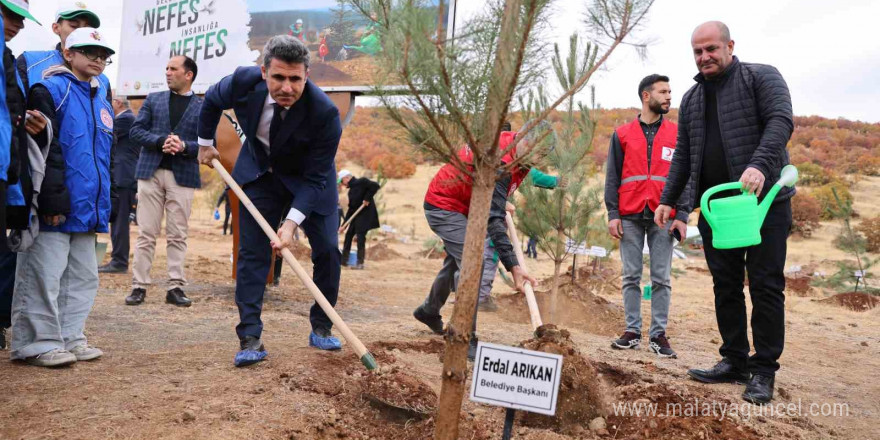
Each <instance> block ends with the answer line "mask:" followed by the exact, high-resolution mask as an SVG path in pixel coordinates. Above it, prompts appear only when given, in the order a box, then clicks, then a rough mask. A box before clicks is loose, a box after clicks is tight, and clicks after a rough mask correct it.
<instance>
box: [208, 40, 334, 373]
mask: <svg viewBox="0 0 880 440" xmlns="http://www.w3.org/2000/svg"><path fill="white" fill-rule="evenodd" d="M308 77H309V50H308V49H307V48H306V46H305V45H304V44H303V43H302V42H301V41H300V40H298V39H296V38H294V37H291V36H287V35H278V36H275V37H272V38H271V39H270V40H269V41H268V42H267V43H266V45H265V47H264V48H263V64H262V65H261V66H244V67H239V68H237V69H235V72H234V73H233V74H231V75H229V76H227V77H225V78H223V79H222V80H220V82H218V83H217V84H214V85H213V86H211V88H210V89H208V92H207V93H206V94H205V103H204V104H203V105H202V112H201V114H200V116H199V132H198V136H199V146H200V147H201V148H200V150H199V162H200V163H202V164H205V165H208V166H211V167H213V165H212V163H213V162H212V160H213V159H218V160H219V159H220V153H219V152H218V151H217V149H216V148H214V146H213V144H214V140H213V139H214V135H215V132H216V130H217V124H218V123H219V122H220V118H221V117H222V116H223V111H224V110H226V109H230V108H232V109H234V110H235V115H236V119H237V120H238V122H239V124H241V126H242V127H245V135H246V136H247V138H246V140H245V144H244V145H243V146H242V148H241V152H240V153H239V155H238V160H237V161H236V162H235V168H234V169H233V170H232V178H233V179H235V181H236V182H238V184H239V185H241V186H242V190H243V191H244V193H245V194H246V195H247V196H248V198H250V199H251V202H253V204H254V206H255V207H256V208H257V210H258V211H259V212H260V214H261V215H262V216H263V217H264V218H265V220H266V221H267V222H268V223H269V224H270V225H277V224H279V223H280V224H281V227H280V228H278V238H279V241H278V242H273V243H271V247H270V242H269V239H268V237H266V234H265V233H264V232H263V230H262V229H261V228H260V226H259V224H258V223H257V220H256V219H255V218H254V217H253V216H252V215H251V214H250V211H248V210H247V209H245V207H244V206H243V205H241V206H240V209H239V223H238V232H239V234H240V235H239V236H240V238H241V239H240V241H239V243H240V244H241V247H240V249H239V253H238V277H237V279H236V283H235V303H236V305H238V313H239V318H240V320H241V322H240V323H239V324H238V325H237V326H236V328H235V330H236V333H237V334H238V338H239V346H240V348H241V350H240V351H239V352H238V353H237V354H236V355H235V361H234V362H235V366H237V367H243V366H246V365H251V364H254V363H257V362H260V361H262V360H264V359H265V358H266V356H267V353H266V350H265V348H264V347H263V343H262V341H261V340H260V336H261V334H262V332H263V322H262V321H261V320H260V314H261V312H262V308H263V294H264V293H265V291H266V277H267V275H268V274H269V266H271V259H272V252H271V251H272V250H273V249H274V250H275V251H276V252H281V250H282V249H283V248H291V247H292V246H293V244H294V235H295V231H296V230H297V229H298V228H300V227H301V228H302V229H303V231H305V234H306V237H308V239H309V244H310V245H311V248H312V263H314V273H313V276H312V279H313V280H314V281H315V285H317V287H318V289H319V290H320V291H321V294H323V295H324V297H325V298H326V299H327V302H329V303H330V305H331V306H335V305H336V299H337V296H338V294H339V275H340V272H341V266H340V254H339V236H338V235H337V232H336V231H337V229H339V216H338V214H337V212H336V206H337V198H338V197H339V194H338V193H337V191H336V164H335V162H334V158H335V157H336V150H337V149H338V148H339V139H340V138H341V137H342V123H341V121H340V119H339V110H338V109H337V108H336V106H335V105H334V104H333V101H331V100H330V98H329V97H327V95H326V94H324V92H323V91H321V89H320V88H319V87H318V86H316V85H315V84H314V83H312V82H311V81H309V80H308ZM285 206H290V207H291V208H290V209H289V210H287V211H286V212H285V211H284V208H285ZM282 219H283V222H282ZM309 320H310V322H311V325H312V332H311V334H309V346H311V347H317V348H319V349H321V350H339V349H341V348H342V344H341V343H340V341H339V339H338V338H336V337H335V336H333V335H331V334H330V329H331V328H332V326H333V323H332V321H330V318H329V317H328V316H327V314H326V313H324V310H323V309H321V307H320V306H319V305H318V304H317V303H315V304H313V305H312V309H311V313H310V317H309Z"/></svg>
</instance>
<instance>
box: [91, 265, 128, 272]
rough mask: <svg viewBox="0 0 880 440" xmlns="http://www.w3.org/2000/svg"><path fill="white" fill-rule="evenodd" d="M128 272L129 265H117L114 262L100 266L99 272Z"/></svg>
mask: <svg viewBox="0 0 880 440" xmlns="http://www.w3.org/2000/svg"><path fill="white" fill-rule="evenodd" d="M126 272H128V268H127V267H122V266H117V265H115V264H113V263H107V264H105V265H103V266H98V273H126Z"/></svg>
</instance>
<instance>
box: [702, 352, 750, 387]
mask: <svg viewBox="0 0 880 440" xmlns="http://www.w3.org/2000/svg"><path fill="white" fill-rule="evenodd" d="M688 376H690V377H692V378H693V379H695V380H698V381H700V382H703V383H746V382H748V380H749V373H748V372H746V371H743V370H740V369H738V368H736V367H734V366H733V362H732V361H731V360H730V359H727V358H724V359H721V362H718V363H717V364H715V366H714V367H712V368H710V369H708V370H698V369H692V370H688Z"/></svg>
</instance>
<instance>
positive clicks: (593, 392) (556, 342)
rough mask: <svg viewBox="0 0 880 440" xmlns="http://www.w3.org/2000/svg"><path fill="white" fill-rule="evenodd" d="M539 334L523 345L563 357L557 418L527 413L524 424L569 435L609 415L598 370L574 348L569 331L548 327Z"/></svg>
mask: <svg viewBox="0 0 880 440" xmlns="http://www.w3.org/2000/svg"><path fill="white" fill-rule="evenodd" d="M536 334H537V337H536V338H533V339H529V340H527V341H523V342H522V343H521V344H520V345H521V346H522V347H523V348H527V349H529V350H537V351H543V352H546V353H555V354H561V355H562V356H563V358H562V380H560V383H559V397H558V398H557V400H556V415H555V416H552V417H551V416H545V415H541V414H535V413H527V414H525V415H524V416H523V424H524V425H526V426H531V427H535V428H549V429H553V430H556V431H558V432H561V433H567V432H572V431H574V430H575V428H576V427H578V426H580V427H583V426H587V425H589V423H590V420H593V419H594V418H596V417H604V416H606V415H607V414H608V408H609V405H608V402H607V401H606V399H605V388H604V386H603V385H602V383H601V382H600V380H599V376H598V375H597V372H596V368H594V367H593V365H592V364H591V363H590V361H589V360H588V359H587V358H586V357H584V355H583V354H581V353H580V352H579V351H578V350H577V348H575V346H574V343H573V342H572V341H571V335H570V334H569V333H568V331H567V330H564V329H559V328H557V327H556V326H555V325H553V324H547V325H543V326H541V327H539V328H538V330H537V331H536ZM581 429H582V428H581Z"/></svg>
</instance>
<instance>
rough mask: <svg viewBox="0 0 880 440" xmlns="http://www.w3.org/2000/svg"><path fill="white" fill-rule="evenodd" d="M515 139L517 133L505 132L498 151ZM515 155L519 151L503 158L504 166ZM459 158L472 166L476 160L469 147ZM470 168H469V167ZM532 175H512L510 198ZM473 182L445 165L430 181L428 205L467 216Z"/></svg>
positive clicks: (521, 170) (521, 171) (525, 172)
mask: <svg viewBox="0 0 880 440" xmlns="http://www.w3.org/2000/svg"><path fill="white" fill-rule="evenodd" d="M514 137H516V132H515V131H503V132H501V137H500V138H499V140H498V148H500V149H502V150H503V149H505V148H507V146H508V145H509V144H510V143H511V142H512V141H513V138H514ZM515 154H516V148H514V149H512V150H510V151H509V152H508V153H507V154H506V155H505V156H504V157H503V158H501V162H502V163H505V164H506V163H510V162H511V161H513V158H514V155H515ZM458 158H459V159H461V161H462V162H463V163H466V164H471V163H473V160H474V156H473V153H472V152H471V149H470V147H468V146H464V147H462V149H461V150H459V151H458ZM469 168H470V167H469ZM528 174H529V170H528V169H527V168H523V167H517V168H516V169H514V170H512V171H511V179H510V186H508V187H507V195H508V197H509V196H510V195H511V194H513V192H514V191H516V189H517V188H519V185H520V184H521V183H522V181H523V180H524V179H525V178H526V175H528ZM472 187H473V179H471V178H470V176H467V175H465V174H464V173H462V172H461V171H460V170H458V169H457V168H455V167H454V166H453V165H452V164H446V165H443V167H442V168H440V171H437V174H436V175H434V178H433V179H431V184H430V185H428V192H427V193H426V194H425V202H427V203H430V204H431V205H434V206H436V207H438V208H440V209H444V210H446V211H453V212H460V213H462V214H464V215H465V216H467V215H468V211H469V210H470V205H471V189H472Z"/></svg>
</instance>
